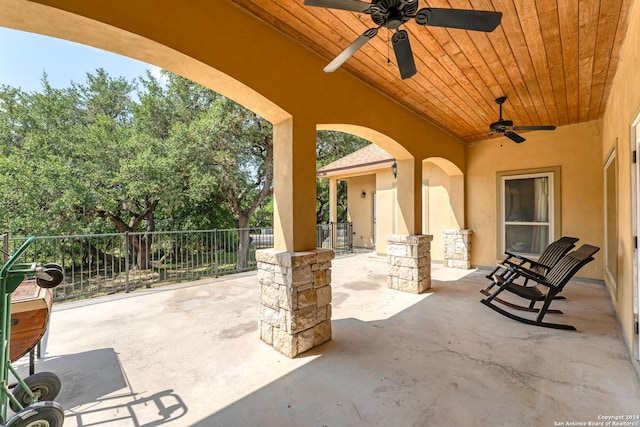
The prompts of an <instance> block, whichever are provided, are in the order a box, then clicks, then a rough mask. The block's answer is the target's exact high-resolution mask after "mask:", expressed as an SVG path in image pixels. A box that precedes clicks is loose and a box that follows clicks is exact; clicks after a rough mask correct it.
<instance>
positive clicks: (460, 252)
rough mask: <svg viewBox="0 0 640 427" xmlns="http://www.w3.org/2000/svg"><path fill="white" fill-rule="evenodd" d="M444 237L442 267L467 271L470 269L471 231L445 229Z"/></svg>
mask: <svg viewBox="0 0 640 427" xmlns="http://www.w3.org/2000/svg"><path fill="white" fill-rule="evenodd" d="M442 233H443V237H444V262H443V264H444V266H445V267H451V268H459V269H463V270H468V269H470V268H471V230H459V229H453V228H447V229H444V230H443V231H442Z"/></svg>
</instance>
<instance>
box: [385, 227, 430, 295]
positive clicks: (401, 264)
mask: <svg viewBox="0 0 640 427" xmlns="http://www.w3.org/2000/svg"><path fill="white" fill-rule="evenodd" d="M432 240H433V236H429V235H424V234H420V235H414V236H404V235H399V234H392V235H390V236H387V262H388V264H389V267H388V277H387V285H388V286H389V287H390V288H391V289H397V290H399V291H404V292H411V293H414V294H420V293H422V292H424V291H426V290H427V289H429V288H431V241H432Z"/></svg>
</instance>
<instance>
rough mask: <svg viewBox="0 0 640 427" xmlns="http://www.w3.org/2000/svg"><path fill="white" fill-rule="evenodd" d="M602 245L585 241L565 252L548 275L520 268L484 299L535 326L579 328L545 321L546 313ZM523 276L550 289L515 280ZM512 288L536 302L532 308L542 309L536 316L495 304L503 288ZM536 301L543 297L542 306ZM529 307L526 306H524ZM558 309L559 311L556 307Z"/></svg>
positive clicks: (486, 303) (550, 311) (502, 311)
mask: <svg viewBox="0 0 640 427" xmlns="http://www.w3.org/2000/svg"><path fill="white" fill-rule="evenodd" d="M599 250H600V248H598V247H596V246H591V245H582V246H581V247H580V248H579V249H577V250H575V251H573V252H571V253H569V254H567V255H565V256H564V257H562V259H561V260H560V261H559V262H558V263H557V264H556V265H555V266H554V267H553V268H551V269H550V270H549V272H548V273H547V274H546V275H544V276H543V275H540V274H537V273H536V272H533V271H531V270H527V269H524V268H520V269H519V270H518V274H512V275H510V276H509V277H508V278H507V279H506V280H505V281H504V282H503V283H502V284H501V285H500V287H499V288H498V289H497V290H496V291H494V292H493V293H492V294H491V295H490V296H489V297H488V298H486V299H483V300H482V301H481V302H482V303H483V304H484V305H486V306H487V307H489V308H491V309H492V310H494V311H497V312H498V313H500V314H502V315H503V316H506V317H508V318H510V319H513V320H517V321H518V322H522V323H526V324H529V325H535V326H544V327H547V328H554V329H567V330H575V329H576V328H575V327H573V326H571V325H564V324H559V323H547V322H544V321H543V319H544V316H545V315H546V314H547V312H549V313H553V312H554V311H553V310H549V305H550V304H551V301H553V299H554V297H555V296H556V295H557V294H558V293H559V292H561V291H562V289H563V288H564V286H565V285H566V284H567V282H569V280H570V279H571V278H572V277H573V275H574V274H576V273H577V272H578V270H580V269H581V268H582V267H583V266H584V265H586V264H588V263H589V262H591V261H593V255H594V254H595V253H596V252H598V251H599ZM519 276H522V277H524V278H525V279H528V280H531V281H534V282H536V283H537V284H539V285H542V286H545V287H546V288H547V292H546V293H543V292H542V291H540V289H538V287H537V286H523V285H518V284H515V283H513V280H515V278H516V277H519ZM504 290H508V291H511V292H513V293H515V294H516V295H519V296H521V297H523V298H525V299H528V300H529V301H531V302H532V304H531V306H530V307H529V310H528V311H535V312H537V313H538V316H537V318H536V320H531V319H527V318H525V317H521V316H518V315H516V314H513V313H510V312H508V311H506V310H503V309H502V308H500V307H498V306H496V305H495V304H493V300H494V299H496V297H497V296H498V294H500V293H501V292H502V291H504ZM536 301H543V305H542V308H541V309H539V310H538V309H533V308H532V306H533V303H535V302H536ZM520 308H521V309H526V308H525V307H520ZM555 312H556V313H557V311H555Z"/></svg>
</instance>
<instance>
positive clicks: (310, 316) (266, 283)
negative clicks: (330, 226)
mask: <svg viewBox="0 0 640 427" xmlns="http://www.w3.org/2000/svg"><path fill="white" fill-rule="evenodd" d="M334 257H335V253H334V252H333V250H331V249H316V250H313V251H308V252H283V251H277V250H275V249H264V250H259V251H256V260H257V262H258V274H257V278H258V288H259V296H260V301H259V306H258V307H259V309H258V317H259V318H258V322H259V328H258V330H259V332H260V339H261V340H262V341H264V342H266V343H267V344H269V345H271V346H273V347H274V348H275V349H276V350H278V351H279V352H281V353H283V354H284V355H286V356H288V357H291V358H293V357H296V356H297V355H299V354H301V353H304V352H305V351H307V350H310V349H311V348H313V347H316V346H319V345H320V344H322V343H324V342H326V341H329V340H330V339H331V260H332V259H333V258H334Z"/></svg>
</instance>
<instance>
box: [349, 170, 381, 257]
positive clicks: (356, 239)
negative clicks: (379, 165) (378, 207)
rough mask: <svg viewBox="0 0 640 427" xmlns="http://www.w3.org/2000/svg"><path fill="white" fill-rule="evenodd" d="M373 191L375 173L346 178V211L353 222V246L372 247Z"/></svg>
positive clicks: (374, 187)
mask: <svg viewBox="0 0 640 427" xmlns="http://www.w3.org/2000/svg"><path fill="white" fill-rule="evenodd" d="M363 191H364V194H365V196H364V198H363V197H362V192H363ZM375 191H376V176H375V175H364V176H358V177H352V178H349V179H348V180H347V200H348V203H347V212H348V216H349V221H352V222H353V246H355V247H358V248H372V247H373V193H375Z"/></svg>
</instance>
